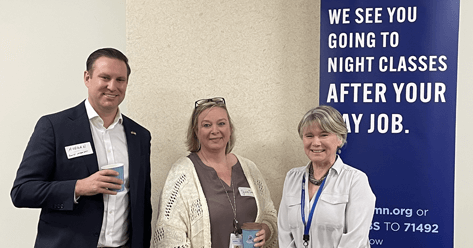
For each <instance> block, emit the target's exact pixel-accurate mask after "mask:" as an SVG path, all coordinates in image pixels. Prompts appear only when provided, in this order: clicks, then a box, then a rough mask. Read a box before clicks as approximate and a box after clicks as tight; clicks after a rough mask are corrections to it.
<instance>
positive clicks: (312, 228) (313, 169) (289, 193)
mask: <svg viewBox="0 0 473 248" xmlns="http://www.w3.org/2000/svg"><path fill="white" fill-rule="evenodd" d="M298 131H299V136H300V137H301V138H302V143H303V145H304V151H305V153H306V155H307V157H308V158H309V159H310V162H309V163H308V165H306V166H302V167H298V168H293V169H291V170H290V171H289V172H288V173H287V175H286V179H285V182H284V189H283V195H282V200H281V205H280V207H279V215H278V233H279V247H321V248H326V247H330V248H332V247H338V248H342V247H348V248H362V247H363V248H365V247H370V244H369V238H368V234H369V230H370V225H371V221H372V219H373V213H374V206H375V200H376V197H375V196H374V194H373V192H372V191H371V188H370V185H369V183H368V177H367V176H366V174H365V173H363V172H362V171H360V170H358V169H355V168H353V167H351V166H349V165H347V164H345V163H343V161H342V159H341V158H340V156H338V155H337V151H339V150H340V148H341V147H342V146H343V145H344V144H345V143H346V137H347V128H346V125H345V122H344V121H343V118H342V115H341V114H340V112H338V111H337V110H336V109H334V108H332V107H330V106H319V107H316V108H314V109H311V110H310V111H309V112H307V113H306V114H305V115H304V117H303V118H302V120H301V121H300V123H299V127H298Z"/></svg>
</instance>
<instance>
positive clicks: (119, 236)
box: [85, 99, 129, 247]
mask: <svg viewBox="0 0 473 248" xmlns="http://www.w3.org/2000/svg"><path fill="white" fill-rule="evenodd" d="M85 107H86V110H87V116H88V117H89V122H90V129H91V131H92V138H93V140H94V145H95V151H96V156H97V160H98V164H99V168H98V169H99V170H100V167H102V166H105V165H108V164H114V163H123V164H124V179H125V180H124V183H125V190H124V191H122V192H118V193H117V195H107V194H104V195H103V202H104V214H103V222H102V230H101V232H100V238H99V243H98V244H97V246H99V247H100V246H109V247H116V246H121V245H125V244H126V242H127V241H128V235H129V233H128V224H129V223H128V212H129V197H128V191H129V178H128V175H129V173H128V172H129V166H128V149H127V142H126V137H125V131H124V127H123V124H122V122H123V117H122V114H121V112H120V110H118V113H117V116H116V117H115V120H114V121H113V123H112V124H111V125H110V126H109V127H108V128H105V127H104V126H103V120H102V118H100V116H99V115H98V114H97V112H96V111H95V110H94V108H93V107H92V105H90V102H89V100H88V99H87V100H86V101H85Z"/></svg>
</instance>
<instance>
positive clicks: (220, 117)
mask: <svg viewBox="0 0 473 248" xmlns="http://www.w3.org/2000/svg"><path fill="white" fill-rule="evenodd" d="M197 121H198V124H197V139H199V142H200V145H201V150H202V151H204V152H221V151H222V150H223V151H224V152H225V148H226V146H227V143H228V141H229V140H230V136H231V133H232V130H231V128H230V123H229V120H228V114H227V111H226V110H225V109H223V108H220V107H213V108H209V109H206V110H204V111H202V113H200V115H199V117H198V118H197Z"/></svg>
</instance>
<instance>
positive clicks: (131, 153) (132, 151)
mask: <svg viewBox="0 0 473 248" xmlns="http://www.w3.org/2000/svg"><path fill="white" fill-rule="evenodd" d="M132 124H133V123H132V122H131V121H130V120H129V119H128V117H126V116H123V126H124V128H125V136H126V142H127V146H128V171H129V179H130V192H132V191H133V190H136V187H135V185H136V184H137V183H138V180H137V179H138V175H139V171H140V158H141V155H140V154H141V146H140V137H139V135H140V134H139V133H137V132H136V130H133V125H132ZM130 196H131V197H133V194H130Z"/></svg>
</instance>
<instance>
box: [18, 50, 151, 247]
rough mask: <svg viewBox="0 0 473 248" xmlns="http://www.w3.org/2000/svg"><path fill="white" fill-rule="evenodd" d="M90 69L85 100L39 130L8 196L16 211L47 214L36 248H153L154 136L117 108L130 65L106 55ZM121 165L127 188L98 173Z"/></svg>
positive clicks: (115, 54) (92, 60)
mask: <svg viewBox="0 0 473 248" xmlns="http://www.w3.org/2000/svg"><path fill="white" fill-rule="evenodd" d="M86 67H87V69H86V71H85V72H84V82H85V85H86V87H87V88H88V98H87V99H86V100H85V101H83V102H82V103H80V104H79V105H77V106H76V107H73V108H70V109H67V110H64V111H62V112H59V113H55V114H51V115H46V116H43V117H41V118H40V120H39V121H38V123H37V124H36V127H35V130H34V132H33V135H32V136H31V139H30V141H29V143H28V146H27V148H26V151H25V153H24V156H23V160H22V162H21V164H20V167H19V169H18V172H17V176H16V179H15V182H14V184H13V188H12V190H11V198H12V201H13V204H14V205H15V206H16V207H28V208H41V209H42V210H41V215H40V219H39V223H38V233H37V237H36V242H35V247H38V248H40V247H48V248H54V247H61V248H64V247H68V248H71V247H72V248H73V247H77V248H89V247H90V248H96V247H127V248H128V247H131V248H142V247H146V248H148V247H149V245H150V239H151V212H152V210H151V199H150V198H151V180H150V141H151V135H150V132H149V131H148V130H146V129H145V128H144V127H142V126H140V125H139V124H137V123H136V122H134V121H133V120H131V119H129V118H128V117H126V116H124V115H122V114H121V112H120V110H119V108H118V105H119V104H120V103H121V102H122V101H123V99H124V98H125V92H126V88H127V85H128V77H129V75H130V72H131V69H130V67H129V65H128V59H127V58H126V56H125V55H124V54H123V53H121V52H120V51H118V50H116V49H113V48H104V49H99V50H97V51H95V52H93V53H92V54H91V55H90V56H89V58H88V59H87V63H86ZM116 163H122V164H124V180H123V181H122V180H120V179H118V178H117V177H116V176H118V172H116V171H113V170H101V169H100V168H101V167H103V166H104V165H108V164H116ZM122 184H124V186H125V187H124V190H123V191H120V192H117V191H116V190H118V189H121V188H122V187H121V185H122Z"/></svg>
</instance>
